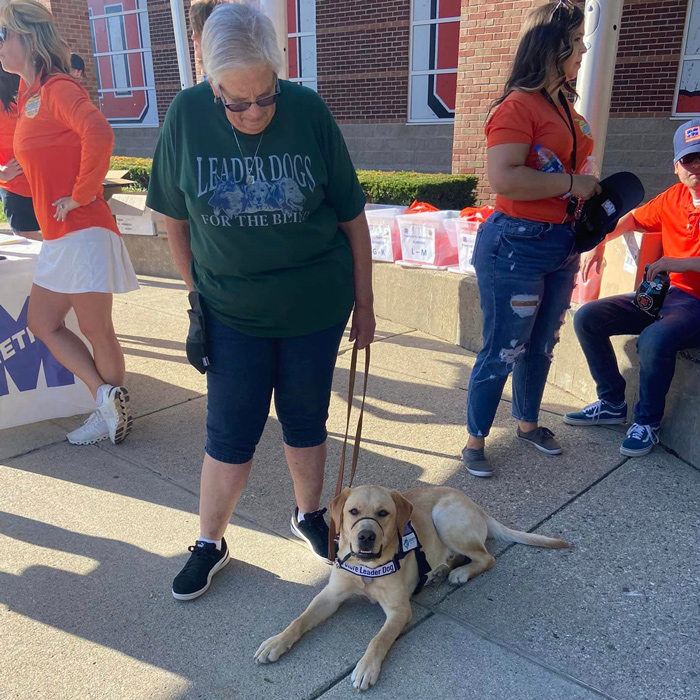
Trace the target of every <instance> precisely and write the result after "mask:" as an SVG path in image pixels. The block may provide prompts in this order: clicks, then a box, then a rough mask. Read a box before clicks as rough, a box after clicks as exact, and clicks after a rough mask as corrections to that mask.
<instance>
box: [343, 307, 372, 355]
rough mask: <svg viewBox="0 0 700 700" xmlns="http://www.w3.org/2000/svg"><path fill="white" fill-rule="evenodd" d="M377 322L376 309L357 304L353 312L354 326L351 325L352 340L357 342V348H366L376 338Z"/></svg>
mask: <svg viewBox="0 0 700 700" xmlns="http://www.w3.org/2000/svg"><path fill="white" fill-rule="evenodd" d="M376 327H377V322H376V321H375V319H374V309H373V308H372V307H371V306H370V307H364V306H355V310H354V311H353V312H352V326H351V327H350V342H352V341H356V342H357V349H358V350H362V349H363V348H366V347H367V346H368V345H369V344H370V343H371V342H372V341H373V340H374V330H375V328H376Z"/></svg>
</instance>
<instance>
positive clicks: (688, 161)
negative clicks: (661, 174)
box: [678, 151, 700, 165]
mask: <svg viewBox="0 0 700 700" xmlns="http://www.w3.org/2000/svg"><path fill="white" fill-rule="evenodd" d="M698 160H700V152H697V151H696V152H695V153H688V155H687V156H683V157H682V158H679V159H678V162H679V163H680V164H681V165H692V164H693V163H695V162H696V161H698Z"/></svg>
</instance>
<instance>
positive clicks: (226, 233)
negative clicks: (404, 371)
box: [148, 4, 375, 600]
mask: <svg viewBox="0 0 700 700" xmlns="http://www.w3.org/2000/svg"><path fill="white" fill-rule="evenodd" d="M202 54H203V62H204V69H205V72H206V75H207V77H208V82H207V83H203V84H201V85H198V86H197V87H194V88H191V89H188V90H184V91H183V92H181V93H179V94H178V95H177V97H176V98H175V99H174V100H173V103H172V104H171V105H170V108H169V110H168V114H167V116H166V119H165V123H164V125H163V129H162V131H161V134H160V139H159V142H158V147H157V149H156V154H155V158H154V161H153V170H152V173H151V182H150V186H149V191H148V205H149V206H150V207H152V208H153V209H155V210H156V211H159V212H161V213H163V214H164V215H165V217H166V219H165V221H166V228H167V231H168V243H169V245H170V249H171V251H172V255H173V258H174V261H175V264H176V266H177V268H178V270H179V272H180V274H181V275H182V278H183V279H184V281H185V283H186V284H187V288H188V290H191V291H192V290H195V291H196V292H198V294H199V298H200V301H201V306H202V308H203V315H204V320H205V321H206V324H205V326H206V343H207V346H208V347H207V352H208V360H209V362H210V364H209V365H208V366H207V367H206V374H207V441H206V447H205V456H204V463H203V466H202V475H201V489H200V504H199V505H200V508H199V512H200V536H199V538H198V539H197V541H196V543H195V545H194V546H192V547H190V548H189V549H190V551H191V553H192V555H191V557H190V559H189V561H188V562H187V564H186V565H185V567H184V568H183V569H182V571H181V572H180V573H179V574H178V575H177V577H176V578H175V581H174V582H173V596H174V597H175V598H177V599H178V600H191V599H193V598H196V597H198V596H200V595H202V593H204V592H205V591H206V590H207V588H208V587H209V585H210V583H211V579H212V576H213V575H214V574H215V573H216V572H217V571H219V570H220V569H221V568H223V566H225V565H226V563H227V562H228V561H229V550H228V547H227V545H226V541H225V540H224V538H223V535H224V531H225V530H226V526H227V524H228V522H229V519H230V517H231V515H232V513H233V510H234V508H235V506H236V503H237V501H238V499H239V497H240V495H241V493H242V491H243V488H244V487H245V484H246V481H247V479H248V475H249V473H250V469H251V464H252V459H253V453H254V452H255V447H256V445H257V443H258V441H259V439H260V436H261V434H262V431H263V427H264V425H265V422H266V420H267V417H268V413H269V409H270V400H271V397H272V393H273V391H274V395H275V406H276V409H277V416H278V418H279V421H280V423H281V424H282V434H283V439H284V452H285V456H286V458H287V463H288V466H289V470H290V473H291V476H292V480H293V482H294V495H295V497H296V503H297V508H296V510H295V512H294V515H293V516H292V531H293V532H294V533H295V534H296V535H297V536H299V537H301V538H302V539H304V540H305V541H306V542H307V543H308V544H309V546H310V547H311V550H312V551H313V552H314V553H315V554H316V555H317V556H318V557H320V558H322V559H324V560H325V558H326V554H327V539H328V526H327V525H326V523H325V520H324V517H323V514H324V513H325V509H323V510H319V507H320V498H321V489H322V487H323V476H324V467H325V460H326V437H327V432H326V419H327V417H328V405H329V401H330V391H331V382H332V378H333V370H334V367H335V360H336V356H337V351H338V346H339V344H340V339H341V337H342V334H343V330H344V329H345V326H346V324H347V321H348V318H349V316H350V312H351V311H352V312H353V313H352V326H351V331H350V339H351V340H354V341H355V342H356V343H357V346H358V348H360V349H361V348H364V347H365V346H367V345H369V343H371V342H372V340H373V338H374V329H375V320H374V312H373V298H372V281H371V279H372V278H371V274H372V271H371V250H370V239H369V231H368V228H367V221H366V219H365V216H364V204H365V197H364V194H363V192H362V189H361V188H360V185H359V182H358V180H357V176H356V174H355V170H354V168H353V165H352V162H351V160H350V157H349V155H348V151H347V148H346V146H345V142H344V141H343V137H342V135H341V133H340V130H339V128H338V126H337V124H336V123H335V121H334V120H333V118H332V116H331V114H330V112H329V111H328V108H327V107H326V105H325V104H324V103H323V101H322V100H321V98H320V97H319V96H318V95H317V94H316V93H315V92H313V91H312V90H309V89H308V88H305V87H302V86H300V85H296V84H294V83H291V82H288V81H286V80H280V79H279V78H278V74H279V72H280V70H281V67H282V60H283V59H282V55H281V52H280V50H279V48H278V46H277V40H276V37H275V32H274V28H273V26H272V23H271V22H270V20H269V19H268V18H267V17H265V15H263V14H261V13H260V12H259V11H258V10H256V9H254V8H252V7H250V6H249V5H245V4H225V5H222V6H221V7H219V8H217V9H216V10H215V11H214V13H213V14H212V15H211V17H210V18H209V19H208V20H207V22H206V24H205V26H204V33H203V36H202Z"/></svg>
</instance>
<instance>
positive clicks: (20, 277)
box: [0, 243, 95, 428]
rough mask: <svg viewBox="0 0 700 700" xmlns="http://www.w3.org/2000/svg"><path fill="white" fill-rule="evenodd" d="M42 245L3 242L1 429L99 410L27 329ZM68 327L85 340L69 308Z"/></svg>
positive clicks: (0, 251) (0, 272)
mask: <svg viewBox="0 0 700 700" xmlns="http://www.w3.org/2000/svg"><path fill="white" fill-rule="evenodd" d="M40 247H41V244H40V243H31V244H24V245H23V244H15V245H11V246H10V245H8V246H0V256H4V257H5V258H6V259H5V260H0V428H11V427H13V426H16V425H24V424H25V423H35V422H37V421H41V420H46V419H48V418H63V417H67V416H74V415H77V414H79V413H88V412H91V411H94V410H95V400H94V399H93V398H92V394H90V391H89V390H88V388H87V387H86V386H85V384H83V382H82V381H81V380H80V379H78V378H77V377H75V376H74V375H73V374H72V373H71V372H69V371H68V370H67V369H66V368H65V367H63V366H62V365H61V364H60V363H59V362H58V361H57V360H56V359H55V358H54V357H53V355H51V353H50V352H49V350H48V348H47V347H46V345H44V343H42V342H41V341H40V340H39V339H38V338H36V337H34V335H33V334H32V333H31V332H30V331H29V329H28V328H27V309H28V307H29V292H30V291H31V286H32V278H33V275H34V267H35V265H36V258H37V255H38V253H39V249H40ZM66 326H67V327H68V328H70V330H72V331H73V332H74V333H75V334H76V335H78V336H80V337H81V338H83V336H82V334H81V333H80V330H79V328H78V320H77V318H76V317H75V314H74V313H73V312H72V311H71V312H70V314H69V315H68V317H67V318H66Z"/></svg>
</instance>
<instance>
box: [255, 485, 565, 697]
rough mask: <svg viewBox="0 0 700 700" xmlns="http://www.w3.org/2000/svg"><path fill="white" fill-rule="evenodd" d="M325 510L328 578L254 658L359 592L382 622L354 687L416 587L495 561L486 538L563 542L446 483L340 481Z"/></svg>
mask: <svg viewBox="0 0 700 700" xmlns="http://www.w3.org/2000/svg"><path fill="white" fill-rule="evenodd" d="M330 511H331V519H332V520H333V521H334V523H335V525H336V531H337V532H338V533H339V540H338V553H337V559H336V562H335V564H336V566H335V568H334V569H333V571H332V572H331V576H330V580H329V581H328V585H327V586H326V587H325V588H324V589H323V590H322V591H321V592H320V593H319V594H318V595H317V596H316V597H315V598H314V599H313V600H312V601H311V604H310V605H309V607H308V608H307V609H306V610H305V611H304V613H303V614H302V615H301V616H299V617H298V618H297V619H296V620H294V622H292V623H291V624H290V625H289V627H287V629H285V630H284V631H283V632H281V633H280V634H278V635H275V636H274V637H270V639H268V640H267V641H265V642H263V643H262V644H261V645H260V648H259V649H258V650H257V652H256V653H255V661H256V662H257V663H261V664H264V663H271V662H273V661H277V659H279V657H280V656H282V654H284V653H285V652H286V651H288V650H289V649H290V648H291V647H292V645H293V644H294V643H295V642H296V641H297V640H298V639H299V638H300V637H301V636H302V635H303V634H304V633H305V632H308V631H309V630H310V629H312V628H313V627H315V626H316V625H318V624H319V623H321V622H323V621H324V620H326V619H327V618H328V617H330V616H331V615H332V614H333V613H334V612H335V611H336V610H337V609H338V607H339V606H340V604H341V603H342V602H343V601H345V600H347V599H348V598H349V597H350V596H353V595H365V596H367V598H369V599H370V600H371V601H372V602H373V603H379V604H380V605H381V606H382V609H383V610H384V613H385V614H386V622H385V623H384V626H383V627H382V629H381V630H380V631H379V634H377V636H376V637H374V639H372V641H371V642H370V644H369V646H368V647H367V651H366V652H365V654H364V656H363V657H362V658H361V659H360V661H359V663H358V664H357V666H356V667H355V670H354V671H353V672H352V676H351V680H352V684H353V686H354V687H355V688H357V689H359V690H367V689H368V688H369V687H371V686H372V685H374V684H375V683H376V682H377V679H378V678H379V672H380V670H381V666H382V662H383V661H384V657H385V656H386V654H387V652H388V651H389V649H390V648H391V645H392V644H393V643H394V641H395V640H396V638H397V637H398V636H399V634H400V633H401V630H402V629H403V628H404V627H405V626H406V624H407V623H408V622H409V620H410V619H411V605H410V602H409V600H410V597H411V595H412V594H413V593H414V592H416V591H417V589H418V590H420V588H422V586H423V585H424V584H429V583H437V582H439V581H441V580H443V579H444V578H445V576H446V575H448V574H449V581H450V583H453V584H460V583H466V582H467V581H468V580H469V579H470V578H474V576H478V575H479V574H481V573H483V572H484V571H488V570H489V569H491V568H492V567H493V565H494V564H495V563H496V561H495V559H494V558H493V557H492V556H491V555H490V554H489V553H488V551H487V550H486V548H485V546H484V543H485V542H486V538H487V537H489V536H490V537H494V538H496V539H499V540H503V541H505V542H520V543H521V544H529V545H534V546H537V547H551V548H558V547H568V546H569V545H568V544H567V543H566V542H564V541H563V540H558V539H553V538H551V537H544V536H542V535H533V534H530V533H527V532H519V531H517V530H511V529H510V528H507V527H505V525H501V523H499V522H498V521H496V520H494V519H493V518H492V517H491V516H490V515H488V514H487V513H486V512H485V511H483V510H482V509H481V508H479V506H478V505H476V503H474V502H473V501H472V500H471V499H470V498H468V497H467V496H465V495H464V494H463V493H462V492H461V491H457V490H456V489H451V488H446V487H428V488H418V489H412V490H411V491H406V492H405V493H403V494H401V493H399V492H398V491H393V490H390V489H387V488H384V487H382V486H359V487H358V488H355V489H350V488H346V489H345V490H344V491H343V492H342V493H341V494H340V495H339V496H338V497H337V498H334V499H333V501H331V506H330Z"/></svg>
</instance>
